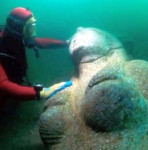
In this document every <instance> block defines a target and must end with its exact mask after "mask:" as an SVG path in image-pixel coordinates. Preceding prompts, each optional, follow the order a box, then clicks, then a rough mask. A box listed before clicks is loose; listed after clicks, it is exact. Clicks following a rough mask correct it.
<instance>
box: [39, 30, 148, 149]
mask: <svg viewBox="0 0 148 150" xmlns="http://www.w3.org/2000/svg"><path fill="white" fill-rule="evenodd" d="M69 51H70V55H71V57H72V59H73V62H74V64H75V68H76V74H75V75H74V77H73V78H72V79H71V81H72V83H73V84H72V86H71V87H69V88H66V89H64V90H62V91H60V92H59V93H57V94H56V95H54V96H53V97H51V98H50V99H48V101H47V102H46V104H45V107H44V111H43V113H42V115H41V117H40V122H39V130H40V135H41V139H42V140H43V142H44V144H45V145H46V147H47V149H48V150H146V149H147V147H148V142H147V141H148V106H147V100H148V94H147V93H148V62H146V61H143V60H129V59H128V56H127V55H126V52H125V49H124V47H123V45H122V43H121V42H120V41H119V40H118V39H116V38H115V37H114V36H113V35H111V34H109V33H107V32H105V31H102V30H99V29H96V28H82V27H81V28H78V29H77V31H76V33H75V34H74V35H73V37H72V39H71V43H70V47H69Z"/></svg>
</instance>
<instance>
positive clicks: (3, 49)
mask: <svg viewBox="0 0 148 150" xmlns="http://www.w3.org/2000/svg"><path fill="white" fill-rule="evenodd" d="M34 41H35V44H36V46H37V47H38V48H58V47H66V46H67V43H66V42H65V41H59V40H52V39H48V38H35V39H34ZM0 53H1V54H7V55H8V57H7V56H4V55H0V107H2V103H4V101H5V99H6V98H7V97H8V96H12V97H16V98H19V99H21V100H30V99H35V96H36V92H35V90H34V88H33V87H29V86H21V84H22V83H23V81H22V78H23V77H24V76H25V75H26V70H27V62H26V56H25V45H24V43H23V41H21V40H17V39H14V38H13V37H11V36H6V37H5V36H4V31H1V32H0ZM9 56H11V57H12V58H10V57H9ZM0 109H1V108H0Z"/></svg>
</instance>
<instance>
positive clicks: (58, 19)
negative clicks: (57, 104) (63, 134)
mask: <svg viewBox="0 0 148 150" xmlns="http://www.w3.org/2000/svg"><path fill="white" fill-rule="evenodd" d="M20 6H21V7H26V8H29V9H30V10H31V11H32V12H33V14H34V16H35V18H36V19H37V35H38V36H39V37H51V38H56V39H62V40H66V39H69V38H70V37H71V36H72V35H73V33H74V32H75V30H76V28H77V27H79V26H83V27H96V28H100V29H103V30H106V31H108V32H110V33H112V34H114V35H116V36H117V37H123V38H125V39H128V40H131V41H132V42H133V44H134V49H133V50H132V51H129V54H130V55H131V57H132V58H138V59H145V60H148V10H147V8H148V1H147V0H71V1H70V0H1V1H0V24H2V25H3V24H5V19H6V17H7V15H8V14H9V12H10V11H11V10H12V9H13V8H15V7H20ZM27 59H28V67H29V68H28V76H29V78H30V80H31V82H32V83H35V82H39V83H43V84H44V85H45V86H49V85H51V84H54V83H55V82H60V81H62V80H68V79H69V78H70V76H71V75H72V73H73V64H72V62H71V59H70V57H69V53H68V49H66V48H65V49H58V50H55V51H54V50H53V51H52V50H50V51H48V50H45V51H44V50H40V58H39V59H37V58H35V55H34V52H32V51H30V50H27ZM43 104H44V102H28V103H22V104H20V107H19V108H18V113H17V115H16V116H15V118H14V120H15V121H12V122H11V123H10V124H9V125H7V126H6V128H5V129H4V130H3V132H2V134H1V135H0V150H13V149H15V150H17V149H18V150H19V149H24V150H26V149H27V150H37V149H38V150H39V149H42V150H43V147H42V144H41V141H40V138H39V135H38V128H37V122H38V117H39V115H40V113H41V110H42V107H43ZM35 136H36V138H34V137H35Z"/></svg>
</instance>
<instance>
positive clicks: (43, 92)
mask: <svg viewBox="0 0 148 150" xmlns="http://www.w3.org/2000/svg"><path fill="white" fill-rule="evenodd" d="M71 85H72V82H71V81H67V82H61V83H58V84H54V85H53V86H51V87H48V88H42V89H41V88H40V91H39V90H38V91H37V89H36V93H37V94H36V95H37V96H36V97H37V98H36V99H49V98H51V97H52V96H53V95H55V94H56V93H57V92H59V91H61V90H63V89H65V88H67V87H69V86H71Z"/></svg>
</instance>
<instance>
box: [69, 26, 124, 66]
mask: <svg viewBox="0 0 148 150" xmlns="http://www.w3.org/2000/svg"><path fill="white" fill-rule="evenodd" d="M121 47H122V44H121V43H120V42H119V41H118V40H117V39H116V38H115V37H114V36H112V35H110V34H109V33H106V32H105V31H102V30H99V29H96V28H82V27H79V28H78V29H77V31H76V33H75V34H74V36H73V37H72V40H71V44H70V47H69V51H70V54H71V56H72V58H73V59H74V62H76V63H81V62H91V61H94V60H96V59H98V58H99V57H102V56H104V55H106V54H107V53H108V52H109V51H110V50H113V49H116V48H121Z"/></svg>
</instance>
